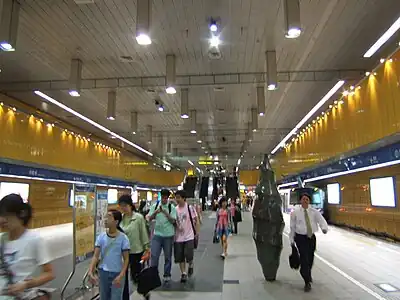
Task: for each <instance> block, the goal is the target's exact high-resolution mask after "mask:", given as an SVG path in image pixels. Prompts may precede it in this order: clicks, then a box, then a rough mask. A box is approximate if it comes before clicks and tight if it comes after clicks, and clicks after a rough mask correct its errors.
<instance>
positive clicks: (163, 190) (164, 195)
mask: <svg viewBox="0 0 400 300" xmlns="http://www.w3.org/2000/svg"><path fill="white" fill-rule="evenodd" d="M170 195H171V192H170V191H169V190H167V189H162V190H161V197H169V196H170Z"/></svg>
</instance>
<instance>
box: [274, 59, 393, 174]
mask: <svg viewBox="0 0 400 300" xmlns="http://www.w3.org/2000/svg"><path fill="white" fill-rule="evenodd" d="M399 77H400V53H399V52H397V53H396V54H395V55H393V57H392V60H391V61H390V60H387V61H386V62H384V63H382V64H381V65H380V66H379V68H378V69H377V70H376V73H375V74H374V73H372V74H371V75H369V76H368V77H366V78H365V80H364V81H363V82H361V83H360V84H359V85H356V86H354V89H350V84H351V83H346V85H345V89H346V90H347V91H348V92H350V94H349V95H348V96H343V97H340V98H339V99H331V100H330V103H329V104H331V105H332V107H331V108H329V109H327V110H326V111H325V112H324V115H319V116H318V118H317V116H314V118H315V119H314V121H315V123H313V122H312V120H310V124H311V125H312V126H311V127H309V128H307V129H306V130H305V132H302V133H301V134H300V135H299V136H298V137H295V140H294V141H292V142H291V143H290V144H289V145H288V146H287V147H286V148H285V149H284V150H281V152H280V153H279V154H277V155H276V156H275V157H274V159H275V161H274V167H275V169H276V172H277V175H278V177H279V176H280V175H282V174H284V175H288V174H295V173H297V172H298V171H300V170H302V169H304V168H306V167H311V166H316V165H318V164H319V163H321V162H322V161H325V160H327V159H328V158H331V157H334V156H336V155H338V154H340V153H345V152H348V151H350V150H353V149H357V148H359V147H361V146H364V145H367V144H369V143H372V142H374V141H376V140H379V139H381V138H384V137H386V136H389V135H392V134H394V133H397V132H398V131H399V130H400V101H399V99H400V89H399ZM316 101H317V100H316ZM334 101H336V102H334Z"/></svg>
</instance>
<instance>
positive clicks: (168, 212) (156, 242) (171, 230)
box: [148, 190, 176, 283]
mask: <svg viewBox="0 0 400 300" xmlns="http://www.w3.org/2000/svg"><path fill="white" fill-rule="evenodd" d="M169 196H170V191H169V190H161V200H160V201H157V203H155V204H153V205H152V206H151V208H150V211H149V213H148V219H149V221H150V222H151V221H153V220H154V223H155V224H154V232H153V237H152V239H151V260H150V265H151V266H153V267H158V262H159V259H160V255H161V250H162V251H163V252H164V260H165V262H164V283H168V282H169V281H170V280H171V267H172V247H173V244H174V237H175V225H176V209H175V206H174V205H172V204H171V203H169Z"/></svg>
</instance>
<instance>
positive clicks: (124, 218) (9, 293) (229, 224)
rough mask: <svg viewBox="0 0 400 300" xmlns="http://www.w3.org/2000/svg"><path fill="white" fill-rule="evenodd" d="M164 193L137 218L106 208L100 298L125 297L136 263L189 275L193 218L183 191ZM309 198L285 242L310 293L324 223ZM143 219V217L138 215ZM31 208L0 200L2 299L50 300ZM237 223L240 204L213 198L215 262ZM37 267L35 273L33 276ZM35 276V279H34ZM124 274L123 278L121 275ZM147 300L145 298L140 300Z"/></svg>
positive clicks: (304, 197) (97, 252)
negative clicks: (161, 260)
mask: <svg viewBox="0 0 400 300" xmlns="http://www.w3.org/2000/svg"><path fill="white" fill-rule="evenodd" d="M170 196H171V193H170V191H168V190H162V191H161V200H160V201H157V202H156V203H153V204H152V205H151V207H150V209H149V211H147V212H145V211H144V208H145V206H143V205H141V206H140V207H139V211H141V212H142V213H139V212H138V211H137V209H136V207H135V205H134V203H133V202H132V198H131V196H130V195H123V196H121V197H120V198H119V200H118V206H119V209H118V210H117V209H111V210H109V211H108V212H107V216H106V218H105V227H106V229H107V230H106V231H105V232H104V233H101V234H100V235H99V236H98V237H97V238H96V242H95V249H94V255H93V258H92V261H91V264H90V267H89V270H88V275H89V277H90V279H91V281H92V282H93V283H96V284H98V285H99V287H100V299H101V300H106V299H107V300H109V299H111V300H119V299H124V300H127V299H129V298H130V292H129V286H130V280H131V281H132V282H133V283H137V281H138V276H140V272H141V271H142V269H143V262H145V261H147V260H150V266H152V267H154V268H157V270H158V266H159V258H160V255H161V253H162V252H163V254H164V266H163V279H164V284H168V283H169V282H170V280H171V267H172V255H173V256H174V261H175V263H176V264H177V265H178V266H179V269H180V272H181V275H180V281H181V282H182V283H185V282H186V281H187V280H188V278H190V277H191V276H193V274H194V269H195V265H194V250H195V249H196V248H197V245H198V239H199V233H200V225H201V215H200V214H199V211H198V209H197V208H196V206H194V205H190V204H188V203H187V201H186V195H185V192H184V191H177V192H176V193H175V198H174V201H171V200H170ZM310 202H311V196H310V195H308V194H307V193H302V194H301V195H300V203H301V205H299V206H297V207H296V209H295V210H294V211H293V212H292V214H291V217H290V236H289V238H290V242H291V245H292V249H296V250H297V251H298V258H299V265H300V274H301V276H302V278H303V280H304V283H305V286H304V290H305V291H306V292H308V291H310V290H311V283H312V275H311V270H312V266H313V262H314V252H315V248H316V237H315V232H317V231H318V228H319V227H320V228H321V229H322V232H323V233H327V231H328V225H327V222H326V221H325V219H324V217H323V216H322V215H321V213H320V212H319V211H318V210H316V209H314V208H313V207H312V206H311V205H310ZM143 214H144V215H146V217H144V216H143ZM31 218H32V209H31V207H30V205H29V204H28V203H25V202H24V201H23V200H22V198H21V196H20V195H17V194H10V195H8V196H5V197H4V198H3V199H1V201H0V226H1V228H2V230H3V233H2V234H1V236H0V261H1V264H0V275H1V276H0V288H1V295H2V296H6V297H11V298H9V299H26V300H33V299H37V300H41V299H43V300H45V299H50V292H49V290H48V289H43V288H42V286H43V285H45V284H46V283H48V282H50V281H51V280H53V279H54V272H53V268H52V265H51V257H50V255H49V253H48V249H47V247H46V245H45V243H44V241H43V240H42V238H41V237H40V235H39V234H37V233H36V232H35V231H32V230H29V229H28V223H29V221H30V220H31ZM241 221H242V215H241V205H240V203H239V202H237V201H234V200H233V201H232V200H228V199H227V198H226V197H224V196H221V197H220V199H219V201H218V207H217V211H216V223H215V238H217V240H218V241H219V242H220V243H221V247H222V254H221V257H222V258H223V259H225V258H226V257H227V255H228V240H229V237H230V236H231V235H233V234H238V223H240V222H241ZM37 268H39V269H40V272H39V273H37V272H35V271H36V269H37ZM36 274H38V275H36ZM129 274H130V276H129ZM144 296H145V298H147V299H148V298H149V294H147V295H144Z"/></svg>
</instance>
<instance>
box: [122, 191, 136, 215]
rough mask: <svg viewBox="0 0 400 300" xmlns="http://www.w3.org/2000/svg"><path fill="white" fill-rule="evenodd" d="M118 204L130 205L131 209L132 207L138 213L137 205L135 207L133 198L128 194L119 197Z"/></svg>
mask: <svg viewBox="0 0 400 300" xmlns="http://www.w3.org/2000/svg"><path fill="white" fill-rule="evenodd" d="M118 204H126V205H129V206H130V207H132V209H133V210H134V211H136V207H135V205H133V201H132V197H131V195H128V194H124V195H122V196H121V197H119V199H118Z"/></svg>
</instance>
